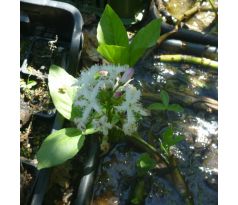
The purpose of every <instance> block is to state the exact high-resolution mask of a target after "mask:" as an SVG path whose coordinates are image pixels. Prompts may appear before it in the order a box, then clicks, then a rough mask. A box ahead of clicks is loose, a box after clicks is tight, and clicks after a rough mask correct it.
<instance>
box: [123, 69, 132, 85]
mask: <svg viewBox="0 0 238 205" xmlns="http://www.w3.org/2000/svg"><path fill="white" fill-rule="evenodd" d="M133 75H134V69H133V68H128V69H127V70H126V71H125V72H124V74H123V75H122V77H121V79H120V83H126V82H127V81H128V80H130V79H131V78H132V76H133Z"/></svg>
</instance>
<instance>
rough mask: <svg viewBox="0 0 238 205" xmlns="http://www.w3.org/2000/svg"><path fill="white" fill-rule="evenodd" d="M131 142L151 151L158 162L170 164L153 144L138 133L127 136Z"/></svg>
mask: <svg viewBox="0 0 238 205" xmlns="http://www.w3.org/2000/svg"><path fill="white" fill-rule="evenodd" d="M126 139H128V140H129V141H130V142H132V143H133V144H135V145H136V146H138V147H139V148H141V149H142V150H144V151H145V152H147V153H149V154H150V155H151V156H152V157H153V158H154V159H155V160H156V161H157V162H161V161H162V162H164V163H165V164H166V165H167V166H169V164H168V162H167V161H166V160H165V159H164V158H163V156H162V155H161V153H160V152H159V151H158V150H157V149H156V148H155V147H154V146H152V145H150V144H149V143H147V142H146V141H145V140H143V139H142V138H141V137H140V136H139V135H138V134H135V135H134V136H130V137H127V138H126Z"/></svg>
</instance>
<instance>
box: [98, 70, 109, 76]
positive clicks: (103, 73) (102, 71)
mask: <svg viewBox="0 0 238 205" xmlns="http://www.w3.org/2000/svg"><path fill="white" fill-rule="evenodd" d="M99 74H100V75H101V76H107V74H108V71H106V70H100V71H99Z"/></svg>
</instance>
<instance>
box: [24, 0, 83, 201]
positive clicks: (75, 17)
mask: <svg viewBox="0 0 238 205" xmlns="http://www.w3.org/2000/svg"><path fill="white" fill-rule="evenodd" d="M20 9H21V18H20V22H21V39H25V40H27V41H28V42H29V46H28V48H27V49H26V51H25V53H24V54H23V56H24V59H23V61H22V63H21V73H23V74H24V75H28V76H30V75H33V74H32V73H30V72H29V71H27V70H26V69H25V68H26V66H27V63H28V61H29V60H30V59H31V58H32V57H34V56H32V55H33V54H32V49H33V47H34V45H35V44H36V43H37V42H38V41H41V42H47V43H48V42H49V41H54V40H55V37H56V35H57V36H58V41H57V46H60V47H61V49H64V50H65V52H63V55H62V56H61V58H60V59H59V62H60V64H59V65H60V66H61V67H63V68H65V70H67V72H68V73H70V74H71V75H74V74H75V73H76V70H77V68H78V65H79V59H80V55H81V50H82V44H83V34H82V26H83V20H82V16H81V14H80V12H79V10H78V9H76V8H75V7H74V6H72V5H70V4H67V3H63V2H57V1H51V0H21V2H20ZM49 60H51V59H50V58H49ZM51 63H53V62H52V61H49V64H51ZM36 77H39V76H37V75H36ZM56 113H57V112H56V110H55V109H52V112H51V114H49V113H37V114H36V115H39V116H40V117H43V118H42V119H43V120H44V118H49V117H55V119H54V124H53V127H52V131H51V132H54V131H56V130H59V129H61V128H62V126H63V122H64V118H63V117H62V116H61V115H60V114H58V113H57V114H56ZM35 171H36V177H35V181H34V183H33V187H32V188H31V194H30V195H29V196H28V198H27V204H31V205H36V204H37V205H39V204H42V203H43V199H44V195H45V193H46V190H47V185H48V179H49V176H50V171H51V170H50V169H43V170H40V171H37V170H35Z"/></svg>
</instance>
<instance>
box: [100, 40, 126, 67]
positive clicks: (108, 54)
mask: <svg viewBox="0 0 238 205" xmlns="http://www.w3.org/2000/svg"><path fill="white" fill-rule="evenodd" d="M97 51H98V52H99V53H100V54H101V55H102V56H103V57H104V58H106V60H108V61H109V62H110V63H114V64H119V65H126V64H129V49H128V48H127V47H122V46H115V45H106V44H101V45H100V46H99V47H98V49H97Z"/></svg>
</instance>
